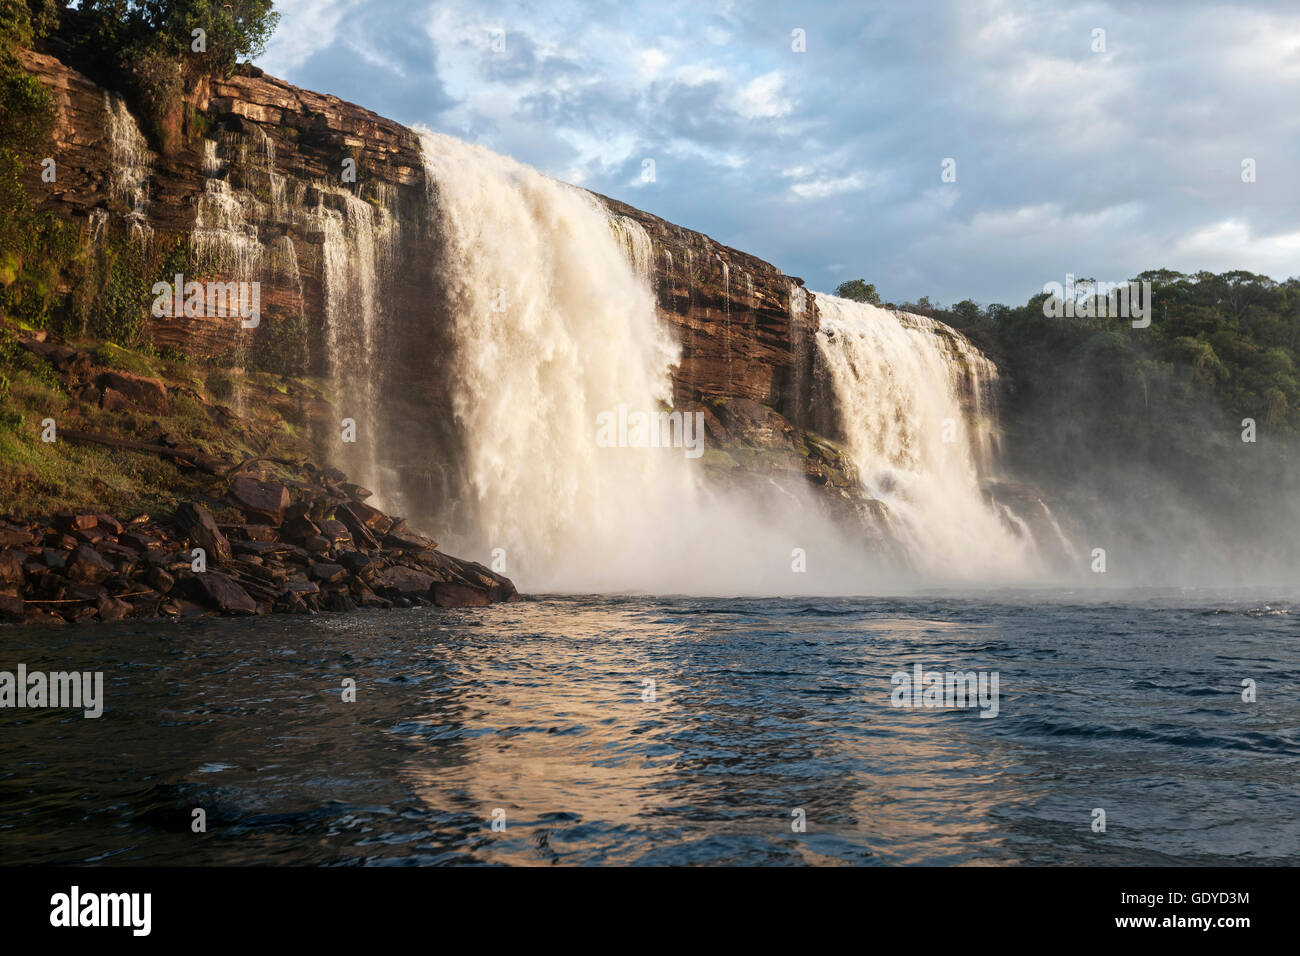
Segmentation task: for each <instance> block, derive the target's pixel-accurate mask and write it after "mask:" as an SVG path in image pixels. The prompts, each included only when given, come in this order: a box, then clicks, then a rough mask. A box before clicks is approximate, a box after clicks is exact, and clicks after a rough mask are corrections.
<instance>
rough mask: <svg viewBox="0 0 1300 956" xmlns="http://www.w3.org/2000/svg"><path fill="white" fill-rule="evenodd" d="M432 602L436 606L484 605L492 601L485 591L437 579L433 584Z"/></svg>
mask: <svg viewBox="0 0 1300 956" xmlns="http://www.w3.org/2000/svg"><path fill="white" fill-rule="evenodd" d="M433 603H434V604H436V605H438V607H485V606H487V605H488V604H491V603H492V602H491V600H490V599H489V598H488V593H487V591H480V590H479V589H478V588H471V587H467V586H465V585H463V584H448V583H446V582H443V581H439V582H438V583H436V584H434V586H433Z"/></svg>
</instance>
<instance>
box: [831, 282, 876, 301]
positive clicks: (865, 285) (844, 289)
mask: <svg viewBox="0 0 1300 956" xmlns="http://www.w3.org/2000/svg"><path fill="white" fill-rule="evenodd" d="M835 294H836V295H838V296H839V297H840V298H841V299H852V300H853V301H854V302H866V303H868V304H869V305H880V295H879V293H877V292H876V287H875V286H874V285H873V284H871V283H870V282H867V280H866V279H850V280H849V281H848V282H841V283H840V284H839V285H837V286H836V287H835Z"/></svg>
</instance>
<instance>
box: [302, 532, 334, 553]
mask: <svg viewBox="0 0 1300 956" xmlns="http://www.w3.org/2000/svg"><path fill="white" fill-rule="evenodd" d="M302 546H303V547H304V548H306V549H307V550H308V551H310V552H312V553H313V554H324V553H325V552H326V551H328V550H329V549H330V539H329V538H327V537H325V536H324V535H323V534H314V535H312V536H311V537H310V538H307V539H306V540H305V541H303V543H302Z"/></svg>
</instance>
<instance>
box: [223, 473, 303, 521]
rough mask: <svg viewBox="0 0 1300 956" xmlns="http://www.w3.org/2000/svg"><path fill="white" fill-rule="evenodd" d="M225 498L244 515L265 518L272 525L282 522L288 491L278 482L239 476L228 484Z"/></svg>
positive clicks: (287, 504) (287, 502)
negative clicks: (228, 489) (227, 492)
mask: <svg viewBox="0 0 1300 956" xmlns="http://www.w3.org/2000/svg"><path fill="white" fill-rule="evenodd" d="M227 497H228V498H229V499H230V500H231V501H232V502H233V503H234V504H235V506H236V507H238V508H239V509H240V510H241V511H243V512H244V513H245V514H250V515H255V516H258V517H262V518H266V520H267V521H269V522H270V523H271V524H273V525H278V524H280V523H282V522H283V521H284V510H285V508H287V507H288V506H289V489H288V488H286V487H285V486H284V485H283V484H281V483H280V482H278V481H261V480H260V479H257V478H250V477H248V476H246V475H241V476H240V477H238V478H236V479H235V480H234V481H232V482H231V483H230V492H229V494H228V495H227Z"/></svg>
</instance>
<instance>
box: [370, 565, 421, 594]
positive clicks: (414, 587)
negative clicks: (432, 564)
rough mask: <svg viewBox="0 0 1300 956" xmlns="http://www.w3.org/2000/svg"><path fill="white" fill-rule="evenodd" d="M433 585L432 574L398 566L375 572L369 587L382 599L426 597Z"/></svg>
mask: <svg viewBox="0 0 1300 956" xmlns="http://www.w3.org/2000/svg"><path fill="white" fill-rule="evenodd" d="M433 583H434V579H433V575H432V574H428V573H426V572H424V571H417V570H415V569H414V568H408V567H405V566H403V565H400V564H398V565H394V566H393V567H391V568H384V569H383V570H381V571H377V572H376V573H375V578H374V580H373V581H372V582H371V586H372V587H373V588H374V590H375V592H376V593H378V594H382V595H383V596H384V597H390V598H391V597H404V598H411V597H422V596H425V595H427V594H428V593H429V588H430V587H432V586H433Z"/></svg>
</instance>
